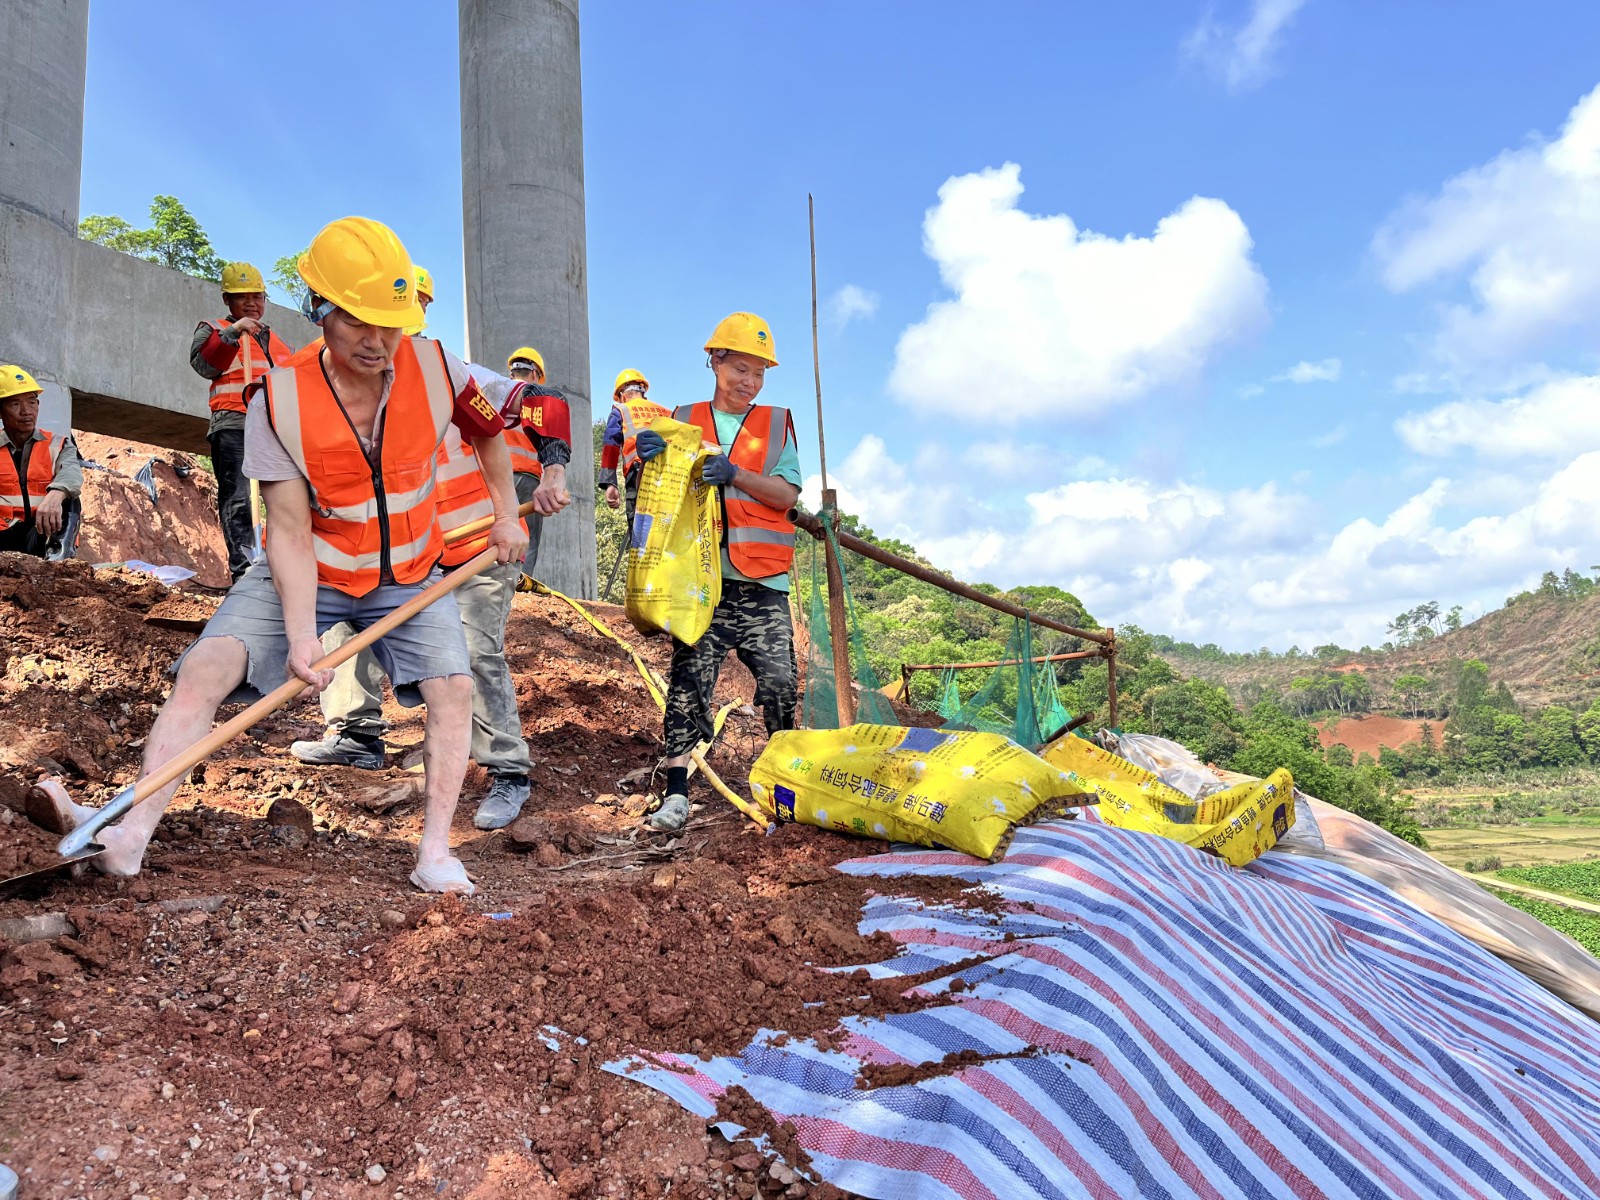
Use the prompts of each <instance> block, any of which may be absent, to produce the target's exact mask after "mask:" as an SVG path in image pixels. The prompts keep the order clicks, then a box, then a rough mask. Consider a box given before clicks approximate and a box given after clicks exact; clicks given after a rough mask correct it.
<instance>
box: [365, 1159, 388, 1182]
mask: <svg viewBox="0 0 1600 1200" xmlns="http://www.w3.org/2000/svg"><path fill="white" fill-rule="evenodd" d="M387 1178H389V1172H387V1171H385V1170H384V1169H383V1164H382V1163H373V1164H372V1165H371V1166H370V1167H368V1168H367V1182H368V1183H372V1184H378V1183H382V1182H383V1181H384V1180H385V1179H387Z"/></svg>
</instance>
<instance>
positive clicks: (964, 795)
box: [750, 725, 1085, 858]
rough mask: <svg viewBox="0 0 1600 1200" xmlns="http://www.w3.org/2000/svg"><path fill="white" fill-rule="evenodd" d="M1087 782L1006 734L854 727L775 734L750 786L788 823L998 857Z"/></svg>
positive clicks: (759, 801)
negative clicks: (1020, 828)
mask: <svg viewBox="0 0 1600 1200" xmlns="http://www.w3.org/2000/svg"><path fill="white" fill-rule="evenodd" d="M1084 790H1085V789H1083V788H1081V787H1078V786H1076V785H1075V784H1073V783H1071V782H1070V781H1069V780H1068V778H1067V776H1066V773H1065V772H1063V771H1061V770H1059V769H1057V768H1056V767H1053V766H1051V765H1050V764H1049V763H1047V762H1045V761H1044V760H1043V759H1041V758H1040V757H1039V756H1038V755H1036V754H1031V753H1029V752H1028V751H1027V750H1024V749H1023V748H1022V747H1021V746H1019V745H1017V744H1016V743H1015V742H1013V741H1012V740H1011V739H1010V738H1005V737H1001V736H1000V735H999V734H997V733H968V732H951V731H946V730H941V729H904V728H901V727H900V726H897V725H851V726H850V727H849V728H847V729H802V730H790V731H787V732H783V733H775V734H773V735H772V739H771V740H770V741H769V742H768V743H767V748H766V750H764V751H763V752H762V754H761V757H760V758H758V759H757V760H756V761H755V764H754V765H753V766H752V767H751V768H750V793H751V795H752V796H754V797H755V801H756V803H757V804H759V805H760V806H761V807H762V808H763V809H765V810H766V811H767V813H769V814H770V815H771V816H773V817H774V818H776V819H777V820H779V821H797V822H799V823H800V824H802V825H815V826H816V827H818V828H819V829H837V830H841V831H843V832H845V833H854V834H858V835H860V836H861V837H871V838H881V839H883V840H885V841H891V842H910V843H912V844H913V845H917V846H947V847H949V848H950V849H952V850H960V851H962V852H963V853H966V854H971V855H975V856H976V857H978V858H993V857H994V856H995V855H996V854H997V853H999V852H1000V851H1001V850H1002V849H1004V847H1005V845H1006V844H1007V843H1008V842H1009V841H1010V835H1011V831H1012V829H1013V828H1014V827H1015V826H1016V825H1017V824H1018V823H1019V822H1024V821H1029V820H1034V819H1037V818H1039V817H1043V816H1054V815H1057V814H1059V813H1061V812H1063V811H1064V810H1065V809H1067V808H1069V807H1071V804H1070V803H1063V802H1062V801H1063V800H1064V798H1067V797H1080V796H1081V795H1082V794H1083V792H1084Z"/></svg>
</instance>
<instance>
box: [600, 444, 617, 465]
mask: <svg viewBox="0 0 1600 1200" xmlns="http://www.w3.org/2000/svg"><path fill="white" fill-rule="evenodd" d="M621 459H622V447H621V446H614V445H612V444H611V443H610V442H607V443H606V444H605V445H604V446H602V447H600V469H601V470H602V471H615V470H616V469H617V463H618V462H620V461H621Z"/></svg>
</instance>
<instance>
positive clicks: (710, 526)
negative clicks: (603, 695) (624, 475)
mask: <svg viewBox="0 0 1600 1200" xmlns="http://www.w3.org/2000/svg"><path fill="white" fill-rule="evenodd" d="M650 428H651V429H652V430H653V431H654V432H656V433H659V434H660V435H661V436H662V437H663V438H665V439H666V443H667V448H666V449H665V450H664V451H662V452H661V453H660V454H658V455H656V456H655V457H654V458H652V459H651V460H650V461H649V462H647V463H645V464H644V470H643V472H642V473H641V474H640V476H639V505H638V508H637V509H636V510H635V511H634V516H633V526H632V528H631V529H630V530H629V531H628V588H627V597H626V602H625V603H626V608H627V613H628V620H629V621H631V622H632V623H633V627H634V628H635V629H637V630H638V631H639V632H640V633H654V632H655V631H657V630H662V631H664V632H666V633H670V634H671V635H672V636H673V637H675V638H677V639H678V640H679V641H680V642H684V643H687V644H688V645H691V646H692V645H694V643H696V642H698V641H699V640H700V639H701V638H702V637H703V636H705V632H706V630H707V629H709V628H710V627H711V611H712V610H713V609H714V608H716V607H717V603H718V602H719V601H720V600H721V599H722V505H721V504H720V503H718V499H717V494H716V491H715V490H714V489H713V488H712V487H711V486H710V485H709V484H706V483H704V482H703V481H702V480H701V479H700V471H699V464H700V460H701V459H703V458H706V457H708V456H709V455H711V454H712V453H714V451H712V450H710V449H708V448H706V447H704V446H702V444H701V441H702V438H701V433H700V427H699V426H698V425H685V424H683V423H682V422H679V421H674V420H672V419H670V418H667V417H663V418H661V419H659V420H656V421H653V422H651V425H650Z"/></svg>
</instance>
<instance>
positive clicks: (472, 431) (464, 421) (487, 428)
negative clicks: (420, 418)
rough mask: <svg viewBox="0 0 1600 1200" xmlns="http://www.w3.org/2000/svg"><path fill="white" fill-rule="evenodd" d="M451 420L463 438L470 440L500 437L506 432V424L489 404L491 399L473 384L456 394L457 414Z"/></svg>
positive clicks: (451, 416)
mask: <svg viewBox="0 0 1600 1200" xmlns="http://www.w3.org/2000/svg"><path fill="white" fill-rule="evenodd" d="M450 420H451V421H452V422H453V423H454V424H455V427H456V428H457V429H459V430H460V431H461V436H462V437H464V438H468V439H471V438H488V437H499V436H500V434H501V433H502V432H504V430H505V422H504V421H502V420H501V418H500V414H499V412H498V411H496V409H495V406H494V405H492V404H490V403H489V397H487V396H485V395H484V394H483V392H482V390H481V389H480V388H479V387H478V385H477V384H476V383H472V382H468V384H467V386H466V387H464V388H462V389H461V391H459V392H457V393H456V406H455V412H453V413H452V414H451V415H450Z"/></svg>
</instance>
